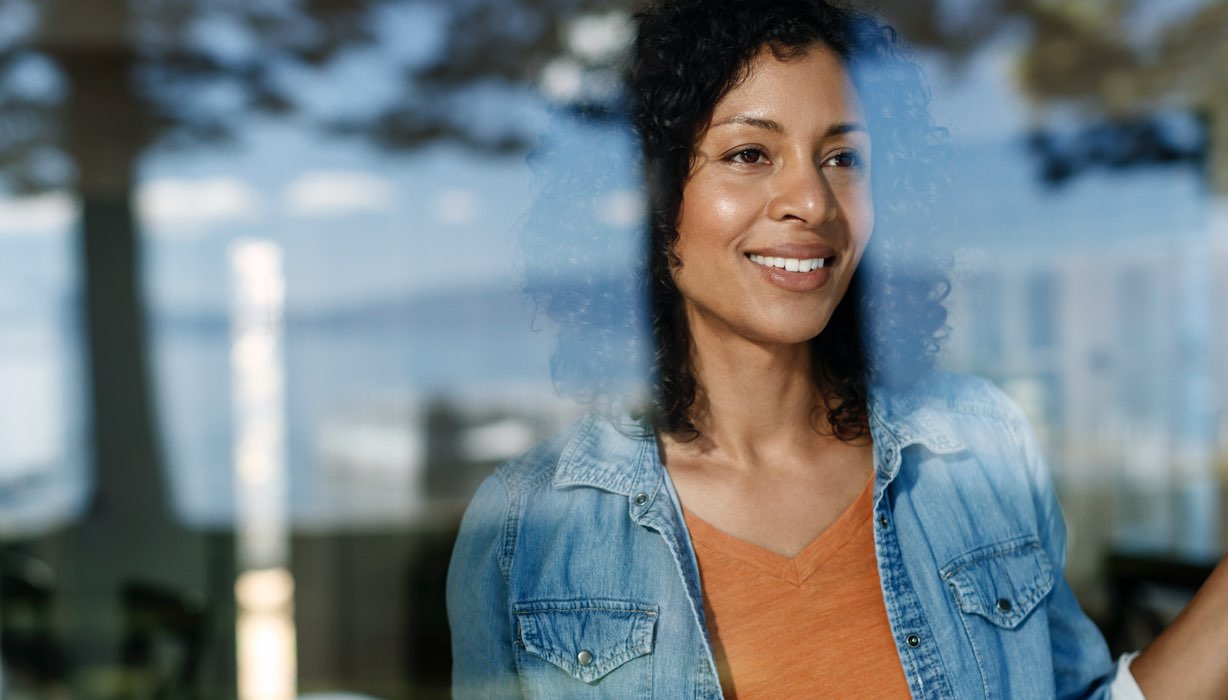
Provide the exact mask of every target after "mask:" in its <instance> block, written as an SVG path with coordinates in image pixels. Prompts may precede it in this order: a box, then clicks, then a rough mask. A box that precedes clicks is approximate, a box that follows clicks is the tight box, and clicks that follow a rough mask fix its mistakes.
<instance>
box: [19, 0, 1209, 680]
mask: <svg viewBox="0 0 1228 700" xmlns="http://www.w3.org/2000/svg"><path fill="white" fill-rule="evenodd" d="M628 6H629V3H626V2H621V1H619V0H608V1H605V2H597V1H596V0H0V658H2V659H3V666H2V672H3V675H2V677H0V684H2V686H0V687H2V693H0V695H2V696H3V697H5V698H98V699H104V698H105V699H112V698H125V699H126V698H132V699H136V698H201V699H204V698H233V697H241V698H244V699H245V700H246V699H248V698H252V699H254V698H269V699H273V698H292V697H297V696H302V697H314V698H342V697H355V696H373V697H380V698H417V697H423V698H429V697H444V696H446V694H447V692H448V676H449V664H450V658H449V650H448V632H447V623H446V617H445V614H444V611H443V581H444V577H445V574H446V568H447V559H448V554H449V552H450V548H451V542H452V538H453V537H454V533H455V529H456V527H457V524H458V522H459V518H460V514H461V512H462V511H463V508H464V506H465V503H466V502H467V499H468V497H469V495H470V494H471V493H472V490H473V489H474V488H475V487H476V484H477V483H478V482H479V481H480V480H481V479H482V478H483V477H484V476H485V475H487V474H488V473H489V472H490V471H491V469H493V467H494V465H496V464H497V463H498V462H500V461H502V460H504V459H506V458H508V457H511V456H514V455H515V454H517V453H519V452H521V451H523V450H525V449H527V448H528V447H529V446H531V445H532V444H533V443H534V442H535V441H537V440H539V439H541V438H542V437H544V436H546V435H548V434H550V433H552V432H553V431H555V430H557V429H559V428H560V427H561V426H563V425H565V424H566V423H567V422H569V421H570V420H572V419H573V418H574V417H575V416H577V415H579V413H581V412H582V411H583V410H584V407H583V405H581V404H580V403H577V402H576V401H573V400H569V399H566V398H561V397H560V396H559V395H558V393H557V392H556V391H555V389H554V387H553V385H552V381H551V371H550V370H551V353H552V349H553V347H554V342H555V340H554V337H553V334H552V326H551V324H550V323H549V321H548V320H547V319H546V318H545V316H543V315H539V314H536V313H535V309H534V307H533V305H532V304H530V303H529V302H527V301H526V299H525V297H524V295H523V294H522V292H521V287H522V283H523V282H524V280H525V279H528V280H530V281H531V280H532V279H533V278H534V275H535V274H537V272H539V271H540V269H541V265H543V264H544V263H542V262H541V261H540V260H538V259H537V256H536V255H535V251H537V250H540V248H534V247H533V246H530V245H526V244H525V240H526V236H525V233H526V232H525V231H524V224H525V221H526V217H527V212H529V210H530V209H531V208H532V207H533V206H534V203H535V201H536V200H535V198H536V197H537V195H538V193H539V192H540V191H541V189H542V188H543V187H545V188H547V189H548V188H549V187H550V178H551V177H558V175H557V174H558V173H559V172H566V171H568V168H569V165H568V164H575V163H583V164H586V167H587V168H589V169H590V171H591V170H594V169H595V170H600V171H601V172H602V173H603V177H601V178H599V179H597V180H595V181H591V182H586V184H585V185H584V187H581V188H580V189H578V190H577V197H579V199H578V200H576V201H575V202H572V203H571V204H572V205H573V206H578V207H579V209H580V211H581V212H582V216H580V217H579V220H581V221H582V222H583V225H585V226H591V227H593V230H595V231H599V232H601V235H603V236H605V238H606V240H607V244H605V245H602V246H599V247H597V248H595V249H594V250H591V251H588V253H587V254H586V256H585V258H584V259H583V260H581V261H580V267H581V268H585V267H587V268H588V270H589V273H590V274H591V275H593V276H596V277H598V278H601V276H603V275H606V276H608V277H609V284H610V285H615V286H616V285H618V284H620V282H619V279H618V271H619V270H625V269H626V268H627V267H628V266H629V265H632V264H633V261H634V258H635V255H636V252H637V250H638V247H637V246H638V238H637V237H638V236H639V231H640V228H639V227H640V222H641V220H642V217H643V196H642V192H641V190H640V183H639V179H638V172H637V169H636V168H637V166H636V165H635V163H636V160H635V153H634V141H633V140H632V139H631V138H629V137H628V135H627V127H626V124H625V120H623V119H622V117H621V116H620V100H621V88H620V84H619V73H618V66H619V61H620V60H621V56H622V55H623V51H624V49H625V48H626V45H627V42H628V41H629V39H630V37H631V33H632V29H631V26H630V24H629V19H628V16H629V15H628ZM871 9H876V10H878V11H880V12H881V13H882V14H883V15H884V16H885V17H887V18H888V19H889V20H890V21H891V22H892V23H894V24H895V25H896V26H897V27H898V28H899V29H900V31H901V33H902V34H903V35H904V36H905V37H906V38H908V40H909V41H910V42H911V43H912V44H913V45H914V46H915V48H916V51H917V57H918V60H919V61H920V62H921V63H922V64H923V66H924V67H925V69H926V70H927V72H928V74H929V77H930V81H931V84H932V88H933V92H934V97H935V103H934V112H935V115H936V118H937V120H938V121H939V122H940V123H942V124H944V125H946V126H947V127H948V128H949V129H950V131H951V136H952V143H953V152H952V159H951V163H950V166H951V167H950V170H951V179H952V184H953V191H954V192H955V197H954V198H953V199H952V201H951V202H950V208H951V212H952V214H953V218H954V220H955V221H956V222H957V223H956V225H955V228H954V230H953V231H952V239H953V241H954V243H953V244H952V245H953V250H952V253H953V256H954V266H953V268H952V270H951V273H950V276H951V279H952V282H953V292H952V295H951V297H950V300H949V306H950V310H951V316H950V326H951V332H950V337H949V339H948V342H947V345H946V352H945V354H944V356H943V363H944V365H945V366H946V367H948V368H950V369H952V370H955V371H961V372H974V373H978V374H982V375H985V376H988V377H990V378H992V379H993V380H995V381H996V382H998V383H999V384H1000V385H1001V386H1002V387H1003V388H1004V389H1006V390H1007V391H1008V392H1009V393H1010V394H1011V395H1012V396H1013V397H1014V398H1015V399H1016V400H1017V401H1018V402H1019V403H1020V404H1021V405H1022V406H1023V407H1024V409H1025V411H1027V413H1028V414H1029V416H1030V417H1031V419H1032V420H1033V421H1034V424H1035V426H1036V428H1037V430H1038V432H1039V434H1040V436H1041V439H1042V442H1043V445H1044V447H1045V449H1046V452H1047V456H1048V458H1049V460H1050V463H1051V467H1052V469H1053V472H1054V475H1055V479H1056V482H1057V485H1058V489H1059V494H1060V496H1061V499H1062V504H1063V509H1064V511H1065V514H1066V517H1067V520H1068V524H1069V527H1070V548H1069V551H1070V555H1069V557H1070V558H1069V562H1068V571H1067V573H1068V576H1069V577H1070V579H1071V581H1072V583H1073V585H1074V586H1075V589H1076V591H1077V593H1078V594H1079V596H1080V598H1081V600H1082V601H1083V602H1084V605H1085V606H1086V607H1087V608H1088V610H1089V611H1090V612H1091V613H1092V614H1093V616H1094V617H1095V618H1096V619H1097V621H1098V622H1099V623H1100V624H1101V625H1102V626H1103V627H1104V629H1105V631H1106V633H1107V634H1108V635H1109V638H1110V642H1111V644H1112V645H1113V646H1114V647H1115V648H1117V649H1128V648H1134V647H1137V646H1139V645H1141V644H1143V643H1145V642H1146V641H1147V640H1148V639H1149V638H1150V637H1151V635H1154V634H1155V631H1156V630H1157V629H1158V626H1159V625H1160V624H1162V623H1163V622H1164V621H1165V620H1166V619H1168V618H1169V617H1171V615H1172V614H1173V613H1174V612H1175V611H1176V610H1177V609H1179V608H1180V605H1181V604H1182V603H1183V602H1184V600H1185V599H1186V598H1187V597H1188V594H1189V591H1190V590H1191V589H1192V587H1193V586H1196V585H1197V583H1198V582H1199V581H1200V580H1201V578H1202V577H1203V576H1205V574H1206V572H1207V571H1208V570H1209V568H1208V564H1209V563H1210V562H1212V561H1214V560H1215V559H1216V558H1217V557H1218V556H1219V555H1220V554H1221V553H1222V552H1223V551H1224V548H1225V543H1226V542H1228V517H1225V514H1224V510H1225V494H1226V493H1228V491H1226V489H1225V483H1226V481H1228V359H1225V357H1226V353H1225V352H1224V349H1225V348H1228V313H1226V312H1225V310H1224V309H1225V307H1226V306H1228V72H1226V71H1225V66H1228V3H1225V2H1222V1H1221V0H1148V1H1147V2H1144V1H1143V0H1066V1H1063V2H1056V1H1052V0H928V1H924V2H922V1H917V0H909V1H903V0H900V1H898V2H892V1H887V0H883V2H880V3H877V4H874V5H873V6H872V7H871ZM531 150H533V151H534V153H536V155H535V156H534V157H532V158H530V157H528V154H529V153H530V151H531ZM551 173H554V175H552V174H551ZM543 183H544V184H543ZM570 226H571V224H567V225H563V223H560V224H559V225H558V226H557V227H555V229H554V230H546V231H534V232H531V235H529V238H531V239H533V240H536V241H537V242H538V244H540V242H541V241H542V240H547V241H548V240H549V237H551V236H554V237H557V238H558V239H559V240H560V241H562V240H564V239H565V237H566V236H568V235H569V233H571V232H572V231H571V230H570V229H569V227H570ZM611 332H618V331H617V329H612V331H611ZM610 372H611V374H612V375H613V377H614V379H615V381H618V382H621V383H623V384H624V385H627V386H632V387H634V386H635V385H636V384H637V383H640V382H642V368H640V367H638V366H636V364H635V362H633V361H629V362H628V363H626V364H625V365H619V366H616V367H612V368H610ZM607 379H608V378H607Z"/></svg>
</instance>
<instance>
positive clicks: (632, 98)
mask: <svg viewBox="0 0 1228 700" xmlns="http://www.w3.org/2000/svg"><path fill="white" fill-rule="evenodd" d="M636 21H637V25H638V34H637V39H636V43H635V47H634V53H633V55H632V57H631V60H630V63H629V66H628V70H627V79H626V82H627V89H628V95H627V97H628V98H629V99H628V100H626V102H627V103H628V104H627V106H628V108H629V111H630V115H629V116H630V121H631V122H632V123H633V126H634V131H632V129H631V128H629V126H628V124H627V122H626V120H625V119H623V118H622V115H621V114H617V113H615V114H610V113H602V112H600V111H598V112H592V111H585V110H579V111H567V110H560V111H558V112H556V114H555V123H554V124H552V125H551V128H550V130H549V132H548V133H547V136H546V137H545V138H544V139H543V140H542V141H541V142H540V143H539V144H538V146H537V147H536V148H535V149H534V152H533V154H531V156H530V162H531V164H533V165H534V166H535V171H536V174H537V182H536V187H537V190H538V196H537V198H536V200H535V203H534V205H533V207H532V209H531V210H530V212H529V214H528V216H527V218H526V220H525V221H524V225H523V226H522V229H521V246H522V249H523V251H522V252H523V253H524V255H523V258H524V260H525V265H526V269H525V271H524V272H525V280H526V281H525V291H526V293H527V294H528V296H529V297H530V298H531V299H532V300H533V302H534V304H535V306H536V308H537V309H538V310H539V311H544V312H545V314H546V315H547V316H548V317H549V318H550V319H552V320H553V321H555V322H556V323H557V325H558V330H559V335H558V347H557V351H556V353H555V356H554V359H553V367H552V370H553V375H554V379H555V382H556V385H557V386H558V388H559V389H560V390H562V391H564V392H565V393H569V394H572V395H578V396H580V397H581V398H584V399H590V400H592V399H599V398H614V399H615V400H617V398H620V397H621V396H623V395H625V393H626V392H625V391H623V389H624V388H625V387H627V386H631V387H632V388H635V387H636V386H637V382H636V379H641V378H642V377H643V376H645V375H647V376H650V377H651V382H652V384H651V387H650V391H651V396H650V397H648V398H649V400H648V401H647V404H648V406H647V408H646V410H645V415H644V416H642V417H643V418H644V419H645V423H646V424H647V425H646V427H648V428H651V429H655V430H660V431H664V432H668V433H672V434H677V435H690V436H696V435H698V431H697V430H696V428H695V423H694V421H693V418H694V415H693V411H694V404H695V401H696V395H697V392H698V391H699V390H700V387H699V386H698V385H697V382H696V379H695V376H694V374H693V373H692V371H691V362H690V338H689V333H688V330H687V326H686V320H685V317H684V314H683V312H682V304H681V297H680V294H679V291H678V288H677V287H676V286H675V284H674V279H673V275H672V274H671V271H672V268H671V266H672V265H673V264H674V263H675V262H676V259H675V258H674V257H673V254H672V251H673V247H674V244H675V242H676V241H677V238H678V232H677V229H676V228H675V224H676V221H677V217H678V209H679V205H680V203H681V200H682V189H683V185H684V184H685V182H686V178H687V175H688V173H689V170H690V166H691V156H692V149H693V147H694V145H695V140H696V138H697V137H698V136H699V134H700V132H701V130H702V129H703V128H704V127H705V126H706V124H707V122H708V120H709V119H710V117H711V115H712V111H713V109H714V108H715V106H716V103H717V102H718V101H719V100H720V99H721V97H723V96H724V95H725V94H726V93H727V92H728V91H729V90H730V89H732V88H733V87H734V86H735V85H737V83H738V81H739V80H741V79H742V78H743V77H744V76H745V74H746V70H747V67H748V65H749V63H750V61H751V59H752V58H753V57H754V56H755V55H756V54H757V53H758V52H759V51H760V50H761V49H762V48H763V47H765V46H766V47H769V48H770V49H771V50H772V51H773V52H774V53H775V54H776V56H777V57H778V58H780V59H781V60H790V59H791V58H795V57H800V56H801V55H802V54H804V53H805V51H806V50H807V49H808V48H810V47H812V46H814V45H816V44H823V45H826V46H828V47H829V48H831V49H832V50H833V51H834V52H835V53H836V54H837V55H838V56H839V57H840V58H841V60H842V61H843V63H844V65H845V67H846V69H847V70H848V71H849V74H850V77H851V78H852V80H853V83H854V85H855V86H856V88H857V90H858V96H859V98H860V100H861V103H862V108H863V110H864V112H865V114H866V119H867V121H868V124H867V126H868V128H869V131H870V134H871V137H872V139H873V141H874V148H873V151H872V158H873V161H872V163H871V168H870V171H871V173H872V176H871V186H872V189H873V197H874V202H875V220H876V223H875V234H874V236H872V237H871V239H870V243H869V245H868V246H867V249H866V251H865V254H864V256H863V258H862V261H861V264H860V265H859V267H858V270H857V271H856V273H855V274H854V276H853V280H852V282H851V284H850V287H849V290H848V292H847V293H846V295H845V298H844V299H843V300H842V301H841V303H840V304H839V305H838V306H837V308H836V309H835V311H834V313H833V314H832V317H831V319H830V320H829V321H828V324H827V326H826V328H825V329H824V331H823V332H822V333H821V334H819V336H818V337H816V338H814V339H813V340H812V341H811V344H812V357H813V358H814V375H813V376H814V378H815V381H816V385H818V386H820V387H823V388H824V389H826V390H827V391H828V392H829V395H828V396H827V397H826V399H827V407H826V409H827V415H826V419H827V423H828V424H829V425H830V426H831V428H832V430H833V432H834V434H835V435H836V436H837V437H839V438H840V439H844V440H853V439H857V438H859V437H861V436H863V435H865V434H866V431H867V430H868V418H867V410H868V406H867V398H868V392H869V387H870V386H872V385H876V384H877V385H887V386H901V385H905V384H907V383H909V382H911V381H912V380H914V379H915V378H917V377H919V376H921V375H922V374H924V373H925V372H926V371H928V370H929V369H931V368H932V365H933V358H934V356H935V354H936V352H937V349H938V342H939V340H940V339H941V335H942V332H943V329H944V324H945V322H946V312H945V309H944V308H943V305H942V301H943V299H944V298H945V296H946V293H947V291H948V287H949V285H948V284H947V282H946V280H945V279H944V277H943V276H942V274H941V273H940V270H941V267H942V257H943V256H942V255H941V253H940V251H943V250H945V248H946V246H945V245H944V244H943V243H941V242H940V241H941V238H940V236H941V234H942V233H943V232H944V229H945V226H944V225H943V222H941V221H940V215H941V214H942V213H943V211H942V210H941V209H940V208H939V207H937V206H936V204H937V203H938V202H940V201H942V200H943V197H944V196H945V189H944V188H945V185H946V178H944V177H942V175H941V173H942V166H943V165H944V164H945V162H946V161H947V147H946V132H945V130H943V129H940V128H937V127H935V126H934V125H933V123H932V121H931V118H930V115H929V92H928V89H927V87H926V85H925V81H924V79H923V76H922V75H921V72H920V69H919V68H918V67H917V65H916V64H915V63H914V62H913V61H912V60H911V58H910V56H909V54H908V53H907V51H906V50H905V48H904V47H903V46H902V45H901V43H900V42H899V41H898V39H897V37H896V34H895V32H894V31H893V30H892V29H891V28H889V27H886V26H883V25H880V24H879V23H878V22H877V21H876V20H875V19H874V18H873V17H872V16H870V15H867V14H864V13H860V12H857V11H853V10H851V9H848V8H845V7H840V6H836V5H833V4H831V3H828V2H824V1H823V0H773V1H771V2H764V1H762V0H651V1H650V4H647V5H645V6H644V7H643V9H642V10H641V11H640V12H639V13H638V14H637V15H636ZM637 152H638V153H639V155H640V158H641V161H640V163H639V168H637V167H636V163H635V162H634V161H633V158H632V156H631V154H634V153H637ZM577 153H584V154H585V157H582V158H577V157H576V155H575V154H577ZM638 171H642V173H643V175H644V180H645V182H644V185H645V187H646V189H647V200H648V201H647V203H648V208H649V211H648V219H649V223H650V228H649V235H648V236H647V237H646V239H647V240H646V241H644V242H643V243H641V244H640V246H642V247H639V248H635V247H634V245H629V241H630V240H631V239H632V238H634V234H633V232H632V229H631V228H630V227H628V226H625V225H624V226H621V227H620V226H619V225H615V224H611V223H609V222H608V221H606V222H603V221H602V220H601V217H595V216H594V212H595V211H598V210H600V209H601V207H602V202H603V200H605V199H608V197H609V195H610V194H611V193H612V192H625V191H626V190H628V189H629V188H633V187H634V186H635V183H634V177H635V175H636V173H637V172H638ZM611 261H615V262H613V264H612V263H611ZM617 261H622V265H621V266H620V265H619V263H618V262H617Z"/></svg>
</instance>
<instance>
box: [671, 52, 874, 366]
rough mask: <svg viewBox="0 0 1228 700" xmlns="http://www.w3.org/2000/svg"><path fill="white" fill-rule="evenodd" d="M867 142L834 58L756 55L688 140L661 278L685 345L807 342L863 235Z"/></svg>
mask: <svg viewBox="0 0 1228 700" xmlns="http://www.w3.org/2000/svg"><path fill="white" fill-rule="evenodd" d="M869 167H870V135H869V133H868V132H867V131H866V120H865V117H864V115H863V114H862V109H861V105H860V103H859V101H858V98H857V94H856V92H855V89H854V88H853V85H852V83H851V82H850V80H849V78H848V74H847V73H846V72H845V70H844V66H843V64H842V63H841V60H840V58H839V57H838V56H837V55H836V54H835V53H834V52H832V51H831V50H830V49H828V48H827V47H826V46H822V45H816V46H814V47H812V48H810V49H809V50H807V51H806V52H805V54H803V55H801V56H799V57H796V58H792V59H790V60H787V61H780V60H777V59H776V57H775V56H774V55H773V54H772V52H771V51H770V50H767V49H764V50H762V51H760V52H759V54H758V55H757V56H756V57H755V58H754V59H752V60H751V62H750V65H749V72H748V74H747V76H746V79H745V80H743V81H742V82H741V83H739V84H738V85H737V86H736V87H734V88H733V89H732V90H730V91H729V93H728V94H727V95H725V96H724V97H723V98H722V99H721V100H720V101H719V102H718V103H717V104H716V108H715V109H714V111H713V114H712V120H711V122H710V125H709V126H708V127H707V128H706V129H705V130H704V131H703V132H701V133H700V134H699V135H698V137H697V142H696V146H695V149H694V156H693V160H692V164H691V171H690V174H689V176H688V178H687V181H686V183H685V184H684V186H683V190H682V204H681V206H680V208H679V212H678V222H677V228H678V240H677V243H676V244H675V248H674V252H675V253H676V254H677V257H678V258H679V260H680V261H681V265H679V266H676V267H675V268H674V270H673V274H674V280H675V282H676V284H677V286H678V289H679V291H680V292H681V293H682V297H683V304H684V307H685V311H686V314H687V321H688V324H689V329H690V332H691V336H692V338H694V339H695V342H696V343H697V344H700V345H702V344H703V343H707V342H723V341H724V340H727V339H735V338H743V339H748V340H751V341H754V342H757V343H768V344H781V343H786V344H793V343H801V342H805V341H808V340H810V339H811V338H814V337H815V336H817V335H818V334H819V333H820V332H821V331H822V330H823V328H824V327H825V326H826V325H827V321H828V319H829V318H831V314H832V311H833V310H834V309H835V308H836V305H837V304H838V303H839V302H840V299H841V298H842V297H843V296H844V294H845V292H846V291H847V290H848V286H849V281H850V280H851V279H852V277H853V271H854V270H855V269H856V267H857V263H858V261H860V260H861V255H862V252H863V251H864V250H865V247H866V243H867V242H868V241H869V239H870V232H871V230H872V229H873V227H874V205H873V202H872V201H871V195H870V170H869Z"/></svg>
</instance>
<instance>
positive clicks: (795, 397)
mask: <svg viewBox="0 0 1228 700" xmlns="http://www.w3.org/2000/svg"><path fill="white" fill-rule="evenodd" d="M692 328H693V329H695V331H698V332H693V334H692V348H691V363H692V368H691V369H692V373H693V374H694V376H695V380H696V382H697V384H698V390H697V396H696V401H695V405H694V407H693V409H694V415H693V422H694V424H695V427H696V429H698V430H699V432H700V434H701V436H702V437H701V439H700V440H699V441H698V443H699V444H698V445H696V447H697V448H700V449H704V450H705V451H706V450H711V449H717V450H720V451H722V452H725V453H727V454H728V455H729V456H733V457H735V458H738V459H739V461H744V462H745V463H753V462H756V461H759V458H760V457H764V456H766V455H770V454H773V453H779V452H780V451H795V450H798V449H810V448H812V447H813V446H814V445H815V441H816V440H817V439H821V437H822V436H821V433H825V432H827V431H825V430H823V428H824V426H826V425H827V419H826V411H825V410H824V409H823V406H824V401H823V398H822V392H820V390H819V388H818V387H817V386H816V385H815V381H814V378H813V375H812V368H811V351H810V345H809V343H791V344H767V343H755V342H751V341H748V340H745V339H739V340H738V341H735V342H729V340H728V338H724V339H722V341H723V342H710V341H712V340H714V339H712V338H706V337H705V334H704V333H703V331H702V330H700V327H699V326H698V325H693V326H692Z"/></svg>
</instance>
